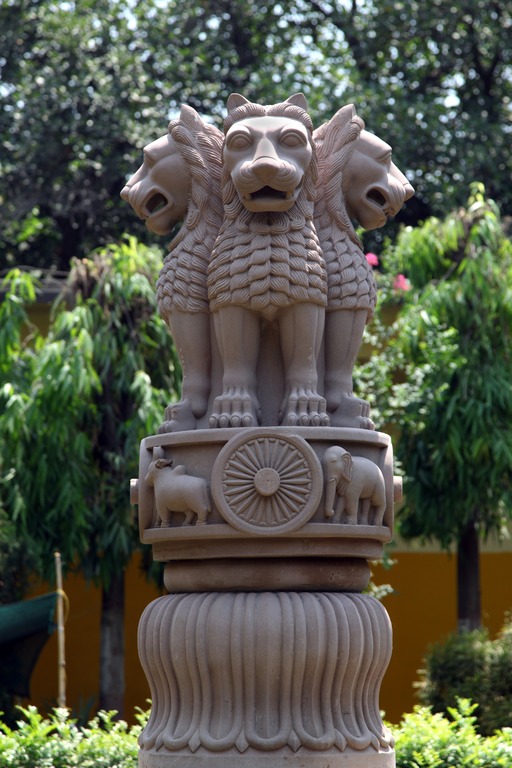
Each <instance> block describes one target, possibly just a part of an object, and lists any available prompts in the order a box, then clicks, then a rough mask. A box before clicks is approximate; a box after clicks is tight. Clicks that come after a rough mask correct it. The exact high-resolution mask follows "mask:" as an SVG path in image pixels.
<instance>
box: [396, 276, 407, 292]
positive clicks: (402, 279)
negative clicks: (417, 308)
mask: <svg viewBox="0 0 512 768" xmlns="http://www.w3.org/2000/svg"><path fill="white" fill-rule="evenodd" d="M393 288H394V290H395V291H409V290H410V289H411V284H410V282H409V281H408V279H407V278H406V276H405V275H402V274H400V275H397V276H396V277H395V281H394V283H393Z"/></svg>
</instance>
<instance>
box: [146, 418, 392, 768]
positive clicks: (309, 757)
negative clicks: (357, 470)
mask: <svg viewBox="0 0 512 768" xmlns="http://www.w3.org/2000/svg"><path fill="white" fill-rule="evenodd" d="M331 449H335V451H334V452H335V454H336V450H337V449H339V453H340V455H344V454H343V452H344V451H347V452H348V453H349V454H350V455H351V456H352V457H353V459H355V460H356V464H357V459H362V462H363V464H362V466H363V468H364V469H365V470H366V471H367V470H368V465H367V464H366V462H368V464H370V463H371V464H372V466H373V467H375V468H376V469H377V472H378V474H377V478H378V479H380V478H382V489H383V490H384V496H385V500H386V502H387V506H386V510H385V512H384V515H383V518H382V519H381V520H380V519H377V520H375V519H373V516H374V515H375V513H377V512H378V509H377V507H375V505H373V502H372V504H368V505H366V504H365V503H364V500H363V501H359V502H358V512H357V515H358V519H357V520H355V521H353V522H351V523H347V522H344V514H345V513H343V512H340V511H339V510H338V509H335V510H334V515H333V516H327V515H326V512H327V513H328V512H329V510H326V506H325V502H326V497H327V496H328V494H329V491H328V485H329V479H328V476H327V475H328V472H329V471H330V468H328V467H327V466H326V459H325V456H326V454H327V459H329V456H330V453H329V451H330V452H331V453H332V450H331ZM358 454H359V455H358ZM335 458H336V456H335ZM155 462H160V463H161V466H160V468H159V469H155V468H154V464H155ZM171 462H172V466H168V465H170V464H171ZM173 467H174V468H176V467H177V468H178V474H177V478H178V479H179V480H180V483H181V485H180V484H179V483H177V479H176V478H175V477H173ZM180 467H181V468H183V467H187V472H186V473H185V472H183V471H182V469H180ZM192 467H193V470H194V475H193V476H192V475H189V474H188V468H190V469H191V468H192ZM155 472H157V473H159V477H157V479H156V480H155V479H152V475H153V473H155ZM162 480H166V481H167V486H166V487H162V486H163V483H162ZM159 481H160V485H159ZM151 483H153V485H151ZM169 483H170V487H171V491H169ZM183 483H185V485H188V484H190V483H192V484H194V485H195V486H197V487H196V488H195V494H196V495H195V496H194V499H195V504H196V507H197V509H196V510H195V511H194V512H193V519H190V515H189V514H188V512H187V511H186V510H185V509H183V510H182V511H180V512H178V511H172V512H170V513H169V517H168V519H166V521H165V523H164V524H162V516H161V513H162V512H163V514H164V517H165V516H166V514H167V512H166V511H165V503H164V501H163V499H162V495H164V496H165V494H167V497H166V498H168V494H169V493H171V495H172V494H173V493H174V494H177V493H178V491H179V493H181V494H182V493H183V492H184V491H183ZM206 485H207V486H208V487H209V488H210V489H211V496H208V499H207V502H206V507H208V509H207V511H206V512H205V514H204V516H203V510H202V508H201V502H202V498H203V497H202V496H201V494H200V493H197V490H198V488H199V487H202V488H204V487H205V486H206ZM393 492H394V491H393V476H392V453H391V445H390V441H389V438H388V437H387V436H386V435H383V434H381V433H378V432H373V431H367V430H354V429H334V428H321V427H319V428H311V427H310V428H300V427H296V428H284V427H277V428H272V429H270V428H253V429H238V430H236V429H225V430H197V431H194V432H190V433H180V434H175V435H173V434H167V435H158V436H153V437H150V438H146V439H145V440H144V441H143V443H142V445H141V459H140V478H139V482H138V493H137V496H138V503H139V520H140V526H141V537H142V539H143V541H146V542H148V543H151V544H152V546H153V551H154V555H155V557H156V558H157V559H160V560H162V561H164V562H166V563H167V565H166V567H165V584H166V587H167V589H168V590H169V592H170V594H169V595H166V596H163V597H160V598H158V599H157V600H155V601H154V602H153V603H151V604H150V605H149V606H148V607H147V608H146V610H145V612H144V614H143V616H142V618H141V621H140V625H139V653H140V659H141V663H142V666H143V668H144V671H145V674H146V676H147V679H148V682H149V685H150V689H151V699H152V710H151V715H150V719H149V722H148V724H147V726H146V728H145V729H144V731H143V733H142V735H141V737H140V747H141V751H140V758H139V764H140V766H141V768H167V767H169V768H171V767H172V768H175V767H176V766H178V768H179V767H180V766H191V768H196V766H201V767H202V766H203V765H204V766H206V765H209V766H210V765H211V766H212V768H213V767H214V766H216V765H219V766H220V765H221V763H222V764H223V765H226V764H227V765H229V764H233V765H235V764H236V765H238V764H243V765H247V766H248V768H249V766H250V767H251V768H252V766H257V767H258V768H259V767H260V766H261V767H262V768H263V766H267V765H268V766H270V764H272V766H273V767H274V766H275V765H276V764H277V765H281V764H282V765H283V766H284V765H287V766H288V765H290V766H292V765H293V766H297V768H298V767H299V766H302V765H303V764H304V765H305V764H306V762H307V763H308V764H310V763H311V762H312V761H313V763H314V764H315V765H319V766H325V768H327V766H338V765H339V766H344V767H345V766H346V767H347V768H348V767H349V766H350V767H351V768H352V767H353V768H363V767H364V768H367V767H371V766H382V768H388V766H394V764H395V762H394V751H393V740H392V736H391V734H390V733H389V732H388V731H387V729H386V728H385V726H384V725H383V723H382V720H381V717H380V713H379V690H380V685H381V681H382V678H383V676H384V673H385V671H386V668H387V665H388V662H389V659H390V655H391V648H392V637H391V625H390V622H389V618H388V616H387V613H386V611H385V609H384V608H383V606H382V605H381V604H380V603H379V602H378V601H377V600H375V599H374V598H372V597H370V596H369V595H365V594H362V590H364V589H365V587H366V586H367V584H368V581H369V576H370V570H369V566H368V559H372V560H373V559H377V558H378V557H379V556H380V555H381V553H382V546H383V543H384V542H385V541H387V540H389V539H390V537H391V529H392V505H393ZM210 501H211V504H210V503H209V502H210ZM340 501H341V499H340V498H339V497H338V498H337V500H336V503H335V506H336V507H338V506H339V502H340ZM170 506H171V507H172V506H174V507H177V506H180V504H179V503H177V500H176V498H175V499H174V504H173V503H171V504H170ZM159 509H160V512H159ZM202 517H204V521H203V522H201V520H200V518H202ZM187 519H188V523H187V524H183V523H184V522H185V520H187ZM191 523H192V524H191ZM240 761H243V762H242V763H240Z"/></svg>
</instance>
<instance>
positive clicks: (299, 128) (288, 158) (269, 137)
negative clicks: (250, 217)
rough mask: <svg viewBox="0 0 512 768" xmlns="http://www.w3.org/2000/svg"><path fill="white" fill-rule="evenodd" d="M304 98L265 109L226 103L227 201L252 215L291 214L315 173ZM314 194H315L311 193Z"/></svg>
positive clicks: (241, 101)
mask: <svg viewBox="0 0 512 768" xmlns="http://www.w3.org/2000/svg"><path fill="white" fill-rule="evenodd" d="M306 109H307V103H306V100H305V98H304V96H303V95H302V94H296V95H294V96H291V97H290V98H289V99H287V101H285V102H282V103H279V104H273V105H270V106H263V105H260V104H253V103H252V102H249V101H247V99H245V98H244V97H243V96H240V94H232V95H231V96H230V97H229V99H228V116H227V118H226V120H225V123H224V130H225V133H226V139H225V142H224V150H223V161H224V165H223V189H224V202H225V204H226V203H227V204H228V207H229V204H230V203H231V202H232V200H233V198H234V197H236V196H237V197H238V200H239V202H240V203H241V205H242V206H243V207H244V208H245V209H246V210H248V211H250V212H253V213H265V212H282V211H289V210H290V209H291V208H292V207H293V206H294V205H295V204H296V203H297V201H298V199H299V197H300V195H301V193H302V191H303V189H304V188H305V186H307V180H308V179H311V178H312V175H313V174H315V169H316V158H315V151H314V145H313V141H312V129H313V126H312V123H311V118H310V117H309V115H308V114H307V112H306ZM310 192H311V190H310Z"/></svg>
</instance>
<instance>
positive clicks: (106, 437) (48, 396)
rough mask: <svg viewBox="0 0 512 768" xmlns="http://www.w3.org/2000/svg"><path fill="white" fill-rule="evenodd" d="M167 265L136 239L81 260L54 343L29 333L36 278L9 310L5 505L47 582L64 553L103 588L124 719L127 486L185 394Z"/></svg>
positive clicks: (18, 280)
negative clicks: (159, 290) (158, 300)
mask: <svg viewBox="0 0 512 768" xmlns="http://www.w3.org/2000/svg"><path fill="white" fill-rule="evenodd" d="M159 263H160V256H159V254H158V253H157V252H155V251H152V250H150V249H148V248H147V247H144V246H142V245H138V244H137V243H136V242H135V241H134V240H128V241H126V242H124V243H123V244H122V245H120V246H117V247H110V248H108V249H106V250H105V249H104V250H100V251H98V252H96V253H94V254H92V255H91V257H90V258H88V259H82V260H80V261H76V262H74V263H73V266H72V270H71V273H70V278H69V281H68V286H67V287H68V295H67V299H68V302H71V308H69V309H68V308H66V306H65V305H64V302H63V300H61V301H60V302H59V303H58V304H57V306H56V307H55V308H54V313H53V316H52V321H51V326H50V331H49V334H48V336H47V337H43V336H41V334H40V333H38V332H37V330H36V329H34V328H32V329H31V334H30V335H28V336H27V335H26V330H27V319H26V315H25V310H24V305H26V303H27V302H28V301H30V300H33V299H34V298H35V293H34V286H33V283H32V280H31V278H30V277H29V276H28V275H26V274H22V273H20V272H19V271H16V270H15V271H14V272H12V273H10V275H9V276H8V278H6V282H5V283H4V290H5V291H6V295H5V298H4V300H3V302H2V303H1V304H0V328H1V332H0V351H1V354H0V360H1V361H2V364H1V365H2V369H1V375H2V381H1V390H0V394H1V416H0V443H1V445H2V446H3V447H5V451H4V450H2V453H1V456H2V458H1V464H0V491H1V493H2V506H3V507H4V508H5V510H6V511H7V512H8V514H9V517H10V519H11V521H12V524H13V525H14V526H15V537H16V540H18V541H22V542H23V543H24V545H25V547H26V548H27V550H28V552H29V553H30V555H31V558H32V562H35V564H36V569H37V572H38V573H39V574H40V575H41V576H43V577H46V578H47V579H48V580H51V578H52V572H53V568H52V560H53V551H54V550H55V549H57V548H58V549H59V550H60V551H61V552H62V555H63V560H64V563H65V565H67V567H68V568H71V569H75V570H79V571H80V572H82V573H83V574H84V576H85V577H86V578H87V579H89V580H92V581H94V582H95V583H97V584H98V585H100V586H101V588H102V618H101V650H100V655H101V657H100V684H99V707H100V708H106V709H116V710H118V711H119V712H122V707H123V695H124V673H123V663H124V656H123V653H124V647H123V615H124V613H123V612H124V572H125V569H126V567H127V565H128V562H129V560H130V558H131V555H132V553H133V552H134V550H135V549H136V548H138V547H140V544H139V542H138V533H137V526H136V521H135V515H134V511H133V508H131V507H130V501H129V480H130V478H131V477H136V476H137V475H138V444H139V442H140V440H141V439H142V437H144V436H145V435H147V434H151V433H153V432H155V431H156V428H157V426H158V424H159V423H160V421H161V419H162V414H163V409H164V406H165V405H166V404H167V403H168V401H169V399H170V398H171V397H172V393H173V392H175V390H176V387H177V375H176V371H177V369H175V367H174V357H173V352H172V346H171V343H170V338H169V336H168V334H167V331H166V328H165V326H164V323H163V321H161V320H160V318H158V316H157V315H156V313H155V297H154V281H155V278H156V275H157V272H158V267H159Z"/></svg>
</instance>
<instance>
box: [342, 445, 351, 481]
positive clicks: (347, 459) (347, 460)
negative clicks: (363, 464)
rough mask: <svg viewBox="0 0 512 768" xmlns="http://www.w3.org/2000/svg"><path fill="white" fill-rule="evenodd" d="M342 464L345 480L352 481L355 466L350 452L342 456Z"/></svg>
mask: <svg viewBox="0 0 512 768" xmlns="http://www.w3.org/2000/svg"><path fill="white" fill-rule="evenodd" d="M341 465H342V470H341V471H342V475H343V477H344V478H345V480H346V481H347V482H348V483H350V481H351V480H352V468H353V466H354V462H353V460H352V456H351V455H350V453H348V451H347V453H345V454H344V455H343V456H342V458H341Z"/></svg>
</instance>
